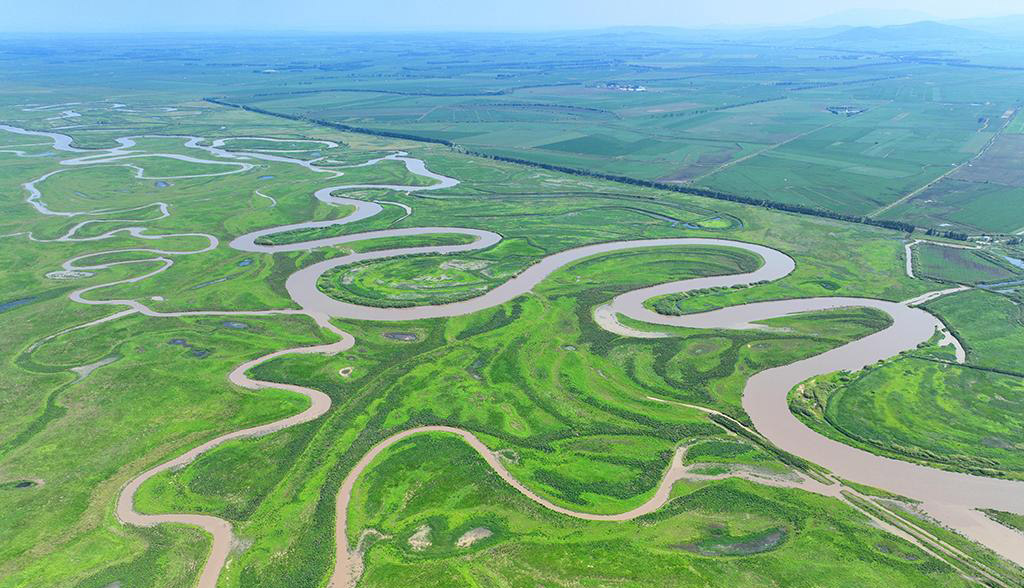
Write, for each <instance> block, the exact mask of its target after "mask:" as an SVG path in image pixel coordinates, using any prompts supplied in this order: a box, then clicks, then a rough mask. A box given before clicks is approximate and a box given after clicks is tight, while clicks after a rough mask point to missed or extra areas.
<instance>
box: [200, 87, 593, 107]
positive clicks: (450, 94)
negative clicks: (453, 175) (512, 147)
mask: <svg viewBox="0 0 1024 588" xmlns="http://www.w3.org/2000/svg"><path fill="white" fill-rule="evenodd" d="M578 85H579V82H562V83H558V84H535V85H531V86H515V87H512V88H504V89H501V90H484V91H480V92H411V91H402V90H381V89H375V88H320V89H316V90H292V91H290V92H264V93H262V94H253V95H252V97H253V98H267V97H271V96H299V95H304V94H325V93H333V92H357V93H365V94H394V95H396V96H431V97H437V98H445V97H452V98H456V97H470V96H506V95H508V94H512V93H513V92H515V91H517V90H528V89H530V88H549V87H556V86H578ZM207 100H208V101H211V102H217V103H218V104H224V105H225V106H236V107H238V106H239V105H237V104H230V103H228V102H220V101H216V100H215V99H213V98H207ZM580 108H582V107H580ZM249 110H253V109H252V108H249ZM253 112H256V111H255V110H253Z"/></svg>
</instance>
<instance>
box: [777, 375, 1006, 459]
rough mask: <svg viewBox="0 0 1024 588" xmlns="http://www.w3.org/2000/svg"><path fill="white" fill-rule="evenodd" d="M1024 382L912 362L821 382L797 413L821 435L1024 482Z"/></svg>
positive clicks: (797, 401)
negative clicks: (1023, 413)
mask: <svg viewBox="0 0 1024 588" xmlns="http://www.w3.org/2000/svg"><path fill="white" fill-rule="evenodd" d="M1022 403H1024V379H1022V378H1020V377H1018V376H1009V375H1005V374H999V373H996V372H991V371H988V370H984V369H978V368H972V367H961V366H958V365H949V364H946V363H943V362H938V361H934V360H928V359H915V358H905V359H900V360H897V361H893V362H890V363H886V364H885V365H883V366H880V367H873V368H871V369H869V370H865V371H863V372H861V373H860V374H857V375H854V376H849V375H844V374H840V375H834V376H829V377H822V378H817V379H815V380H813V381H811V382H809V383H807V384H806V386H805V387H804V389H803V390H797V391H794V392H793V393H792V394H791V399H790V406H791V408H792V409H793V412H794V413H796V414H797V415H799V416H800V417H801V418H802V420H804V421H805V422H808V423H810V424H812V425H813V426H814V428H815V429H816V430H818V431H820V432H824V433H826V434H828V435H829V436H831V437H833V438H837V439H841V440H842V441H843V442H844V443H851V444H854V445H857V446H860V447H864V448H867V449H869V450H871V451H874V452H876V453H881V454H883V455H890V456H894V457H897V458H900V459H911V460H915V461H919V462H924V463H928V464H929V465H938V466H940V467H945V468H949V469H955V470H959V471H967V472H971V473H977V474H981V475H994V476H1004V477H1011V478H1015V479H1021V478H1024V461H1022V460H1021V458H1020V448H1021V447H1024V436H1022V435H1021V423H1020V422H1018V419H1019V415H1020V412H1021V404H1022Z"/></svg>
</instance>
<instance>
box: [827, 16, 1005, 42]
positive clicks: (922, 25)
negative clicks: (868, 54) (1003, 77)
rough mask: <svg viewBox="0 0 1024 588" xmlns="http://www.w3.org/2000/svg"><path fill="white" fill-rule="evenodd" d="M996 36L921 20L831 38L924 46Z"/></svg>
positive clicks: (840, 34) (845, 40)
mask: <svg viewBox="0 0 1024 588" xmlns="http://www.w3.org/2000/svg"><path fill="white" fill-rule="evenodd" d="M991 37H992V35H991V34H990V33H986V32H983V31H979V30H973V29H969V28H965V27H961V26H954V25H949V24H943V23H939V22H935V21H921V22H914V23H910V24H902V25H889V26H884V27H854V28H851V29H847V30H844V31H841V32H838V33H835V34H833V35H829V36H827V37H823V38H824V39H827V40H829V41H833V42H839V43H844V44H845V43H861V42H868V43H878V42H883V43H890V42H898V43H907V42H913V43H921V42H927V43H931V42H940V43H941V42H958V41H959V42H962V41H982V40H987V39H991Z"/></svg>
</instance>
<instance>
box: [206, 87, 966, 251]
mask: <svg viewBox="0 0 1024 588" xmlns="http://www.w3.org/2000/svg"><path fill="white" fill-rule="evenodd" d="M203 100H205V101H206V102H209V103H211V104H218V105H221V106H228V107H231V108H240V109H242V110H246V111H249V112H255V113H258V114H265V115H267V116H274V117H278V118H284V119H288V120H295V121H302V122H306V123H312V124H316V125H320V126H323V127H328V128H331V129H335V130H339V131H345V132H349V133H361V134H365V135H374V136H377V137H390V138H393V139H406V140H409V141H420V142H423V143H435V144H438V145H445V146H447V147H452V148H459V149H461V151H462V152H464V153H466V154H467V155H473V156H476V157H484V158H487V159H493V160H495V161H504V162H507V163H516V164H519V165H527V166H531V167H537V168H541V169H546V170H550V171H557V172H561V173H567V174H572V175H577V176H588V177H592V178H598V179H601V180H608V181H611V182H618V183H620V184H629V185H632V186H641V187H644V188H657V189H659V190H671V191H673V192H682V193H685V194H694V195H697V196H704V197H706V198H714V199H716V200H727V201H729V202H738V203H740V204H748V205H751V206H760V207H763V208H770V209H773V210H781V211H784V212H792V213H796V214H806V215H810V216H818V217H823V218H830V219H835V220H841V221H846V222H851V223H860V224H864V225H871V226H875V227H882V228H886V229H892V230H894V231H900V232H903V233H913V232H914V231H915V230H917V229H918V227H917V226H916V225H913V224H910V223H906V222H902V221H894V220H880V219H876V218H871V217H867V216H860V215H855V214H843V213H840V212H835V211H831V210H825V209H822V208H815V207H812V206H803V205H800V204H791V203H788V202H776V201H774V200H767V199H762V198H750V197H749V196H741V195H739V194H731V193H729V192H721V191H718V190H708V189H705V188H695V187H692V186H681V185H679V184H668V183H665V182H658V181H655V180H643V179H640V178H631V177H628V176H619V175H614V174H606V173H601V172H596V171H592V170H586V169H578V168H573V167H567V166H562V165H555V164H550V163H541V162H538V161H530V160H528V159H520V158H517V157H505V156H502V155H493V154H490V153H483V152H478V151H471V150H467V149H463V148H461V147H460V146H459V145H458V144H457V143H455V142H453V141H449V140H447V139H437V138H433V137H423V136H420V135H413V134H409V133H400V132H396V131H387V130H381V129H369V128H366V127H356V126H352V125H346V124H342V123H336V122H331V121H328V120H322V119H316V118H310V117H306V116H300V115H296V114H288V113H284V112H275V111H272V110H266V109H263V108H259V107H256V106H247V105H244V104H236V103H233V102H228V101H226V100H222V99H220V98H212V97H207V98H204V99H203ZM928 234H929V235H935V236H942V237H947V238H949V239H955V240H959V241H966V240H967V238H968V235H967V234H966V233H959V232H956V231H948V232H942V231H937V230H935V229H928Z"/></svg>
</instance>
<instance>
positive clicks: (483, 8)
mask: <svg viewBox="0 0 1024 588" xmlns="http://www.w3.org/2000/svg"><path fill="white" fill-rule="evenodd" d="M382 6H383V7H384V8H382ZM440 11H441V14H439V13H438V12H439V8H438V3H436V2H429V1H425V0H396V1H394V2H391V3H389V4H386V5H377V4H361V3H351V2H348V3H337V2H330V1H329V0H297V1H295V2H288V3H284V2H280V0H247V1H242V0H226V1H222V2H217V3H211V2H199V1H197V0H180V1H178V2H175V3H167V2H163V1H153V0H147V1H138V2H126V1H124V0H94V1H92V2H90V3H89V5H88V9H87V10H85V9H84V7H83V5H82V4H81V3H80V2H72V1H71V0H41V1H38V2H33V3H26V2H18V3H14V2H11V3H10V5H9V6H8V8H7V10H6V11H5V12H6V13H7V14H5V21H4V23H3V24H0V30H4V31H6V32H23V33H30V32H36V33H76V32H81V33H98V32H105V33H110V32H138V33H150V32H214V31H219V32H232V31H295V32H300V31H309V32H332V31H336V32H410V31H420V32H424V31H429V32H458V31H480V32H497V31H509V32H512V31H556V30H580V29H595V28H605V27H612V26H664V27H681V28H716V27H774V26H793V25H807V26H835V25H844V24H845V25H886V24H900V23H906V22H913V21H919V20H956V19H967V18H986V17H998V16H1006V15H1009V14H1014V13H1018V12H1024V2H1017V1H1012V2H1007V1H1005V0H977V1H975V2H972V3H969V4H967V3H963V2H959V1H956V0H931V1H928V0H892V1H886V0H836V1H834V2H831V3H829V4H828V5H827V6H826V5H822V4H821V3H820V2H816V1H814V0H785V1H783V2H776V3H764V2H758V1H756V0H720V1H719V2H716V3H714V4H713V5H708V4H699V5H698V4H696V3H692V2H673V1H670V0H636V1H634V2H631V3H628V4H623V3H621V2H617V1H612V0H590V1H586V2H584V1H577V0H566V1H558V0H556V1H555V2H550V1H546V2H541V1H540V0H521V1H520V2H518V3H516V4H514V5H512V4H501V5H498V6H493V5H481V4H480V3H479V2H473V1H470V0H449V1H448V2H446V3H445V5H444V7H443V8H442V9H440Z"/></svg>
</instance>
